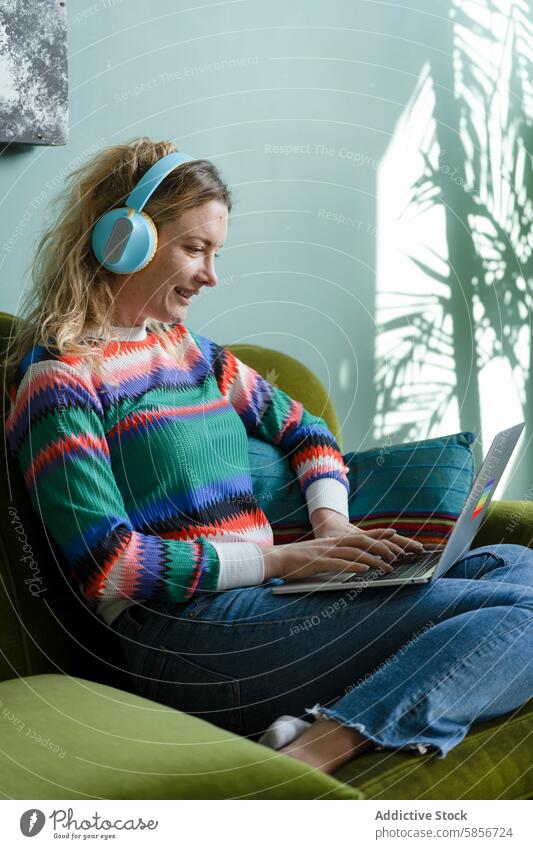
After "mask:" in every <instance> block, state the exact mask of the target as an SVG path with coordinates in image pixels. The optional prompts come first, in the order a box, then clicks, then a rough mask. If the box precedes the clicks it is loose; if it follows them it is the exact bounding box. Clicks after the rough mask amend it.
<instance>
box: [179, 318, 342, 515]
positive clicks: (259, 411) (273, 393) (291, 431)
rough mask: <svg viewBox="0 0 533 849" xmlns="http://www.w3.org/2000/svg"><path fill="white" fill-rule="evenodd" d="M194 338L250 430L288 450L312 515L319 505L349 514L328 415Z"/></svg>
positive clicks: (202, 339)
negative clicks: (310, 408) (315, 411)
mask: <svg viewBox="0 0 533 849" xmlns="http://www.w3.org/2000/svg"><path fill="white" fill-rule="evenodd" d="M193 337H194V339H195V341H196V342H197V344H198V345H199V347H200V348H201V350H202V352H203V353H204V355H205V356H206V357H207V358H208V360H209V362H210V364H211V367H212V369H213V373H214V375H215V378H216V381H217V384H218V387H219V389H220V391H221V393H222V394H223V395H224V396H225V397H226V398H227V399H228V400H229V401H230V403H231V404H232V405H233V407H234V408H235V410H236V411H237V413H238V414H239V416H240V417H241V419H242V421H243V423H244V426H245V428H246V431H247V433H248V434H249V435H250V436H255V437H257V438H259V439H263V440H264V441H265V442H269V443H271V444H272V445H277V446H279V447H280V448H281V449H282V450H283V451H284V453H285V455H286V457H287V459H288V461H289V463H290V466H291V468H292V470H293V472H294V474H295V475H296V477H297V478H298V481H299V483H300V487H301V489H302V493H303V495H304V497H305V499H306V503H307V508H308V512H309V515H311V513H312V512H313V510H316V509H318V508H319V507H327V508H329V509H331V510H336V511H337V512H338V513H342V515H344V516H345V517H346V518H348V495H349V492H350V484H349V481H348V477H347V472H348V467H347V466H346V465H345V463H344V459H343V456H342V454H341V451H340V448H339V445H338V443H337V441H336V439H335V437H334V436H333V434H332V433H331V431H330V430H329V429H328V427H327V425H326V423H325V421H324V419H322V418H320V417H319V416H313V415H312V414H311V413H310V412H309V411H308V410H306V409H305V407H304V406H303V405H302V404H301V403H300V401H296V400H294V399H293V398H291V397H290V396H289V395H288V394H287V393H286V392H284V391H283V390H282V389H279V387H276V386H273V385H272V384H271V383H269V382H268V381H267V380H265V378H264V377H262V375H260V374H259V372H257V371H256V370H255V369H253V368H251V367H250V366H248V365H246V364H245V363H243V362H242V361H241V360H239V359H238V358H237V357H236V356H235V355H234V354H233V353H232V352H231V351H229V350H228V349H227V348H224V347H222V346H221V345H218V344H217V343H216V342H213V341H212V340H211V339H207V338H206V337H205V336H200V335H199V334H197V333H195V334H193Z"/></svg>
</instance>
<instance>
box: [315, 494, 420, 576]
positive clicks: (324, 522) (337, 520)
mask: <svg viewBox="0 0 533 849" xmlns="http://www.w3.org/2000/svg"><path fill="white" fill-rule="evenodd" d="M310 521H311V525H312V526H313V533H314V535H315V539H326V538H328V537H341V536H346V535H347V534H350V533H357V534H367V536H368V535H370V536H374V535H375V534H376V532H379V531H384V530H388V531H393V532H394V534H391V535H390V536H389V537H387V538H386V539H385V540H384V541H385V542H386V544H387V545H388V546H389V548H390V550H391V551H392V552H394V554H396V555H398V554H402V552H404V551H412V552H414V553H415V554H419V553H420V552H421V551H424V546H423V545H422V544H421V543H419V542H417V541H416V540H414V539H411V538H410V537H404V536H401V535H400V534H397V533H396V531H395V530H394V528H374V529H373V530H371V531H370V530H369V531H365V530H363V529H362V528H359V527H357V525H352V524H351V523H350V521H349V520H348V519H347V518H346V516H343V515H342V513H337V512H336V511H335V510H328V509H327V508H319V509H318V510H314V511H313V513H312V514H311V520H310ZM389 571H390V570H389Z"/></svg>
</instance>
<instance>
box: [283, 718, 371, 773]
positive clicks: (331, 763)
mask: <svg viewBox="0 0 533 849" xmlns="http://www.w3.org/2000/svg"><path fill="white" fill-rule="evenodd" d="M373 746H374V743H373V741H372V740H369V739H368V737H363V735H362V734H360V733H359V732H358V731H356V730H355V728H350V727H349V726H348V725H341V723H340V722H337V720H336V719H332V718H330V717H325V716H321V717H318V718H317V719H316V720H315V722H313V724H312V725H311V727H310V728H308V729H307V730H306V731H304V732H303V734H300V736H299V737H297V738H296V740H293V741H292V743H289V744H288V745H287V746H284V747H283V748H282V749H279V750H278V751H280V752H282V754H284V755H289V756H290V757H292V758H296V759H297V760H300V761H303V762H304V763H306V764H308V765H309V766H312V767H314V768H315V769H320V770H322V772H326V773H327V774H328V775H331V774H332V773H334V772H335V771H336V770H337V769H339V768H340V767H341V766H342V765H343V764H345V763H347V762H348V761H351V760H353V759H354V758H356V757H358V756H359V755H361V754H363V752H366V751H367V750H368V749H370V748H372V747H373Z"/></svg>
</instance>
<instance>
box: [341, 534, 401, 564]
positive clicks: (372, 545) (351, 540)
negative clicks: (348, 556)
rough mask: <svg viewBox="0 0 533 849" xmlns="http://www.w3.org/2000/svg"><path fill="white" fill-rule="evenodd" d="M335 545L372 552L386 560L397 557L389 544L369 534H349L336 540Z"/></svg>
mask: <svg viewBox="0 0 533 849" xmlns="http://www.w3.org/2000/svg"><path fill="white" fill-rule="evenodd" d="M335 545H336V546H339V545H342V546H345V547H346V546H350V547H353V548H360V549H362V550H363V551H367V550H370V551H372V553H374V554H376V555H380V556H381V557H383V558H384V559H385V560H393V558H394V556H395V555H394V554H393V552H392V551H391V549H390V548H389V545H388V544H387V542H385V541H382V540H379V539H374V538H373V537H371V536H369V535H368V534H349V535H348V536H343V537H340V538H339V539H338V540H336V543H335ZM331 548H333V546H331Z"/></svg>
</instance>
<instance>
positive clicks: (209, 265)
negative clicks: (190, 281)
mask: <svg viewBox="0 0 533 849" xmlns="http://www.w3.org/2000/svg"><path fill="white" fill-rule="evenodd" d="M200 277H201V280H202V281H203V283H204V285H206V286H216V285H217V283H218V277H217V275H216V271H215V262H214V260H207V261H206V264H205V265H204V267H203V268H202V272H201V275H200Z"/></svg>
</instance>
